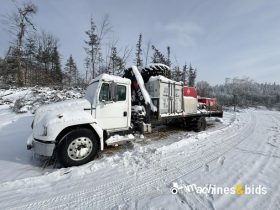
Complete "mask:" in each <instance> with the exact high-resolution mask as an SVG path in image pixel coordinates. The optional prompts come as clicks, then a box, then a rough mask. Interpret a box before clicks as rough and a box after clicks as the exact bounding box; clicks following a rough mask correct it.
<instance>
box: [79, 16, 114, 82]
mask: <svg viewBox="0 0 280 210" xmlns="http://www.w3.org/2000/svg"><path fill="white" fill-rule="evenodd" d="M111 30H112V27H111V25H110V22H109V16H108V15H105V16H104V17H103V19H102V21H101V24H100V26H99V27H97V26H96V24H95V22H94V20H93V17H91V19H90V29H89V30H87V31H86V32H85V33H86V35H87V36H88V39H87V40H86V41H85V44H86V47H85V48H84V49H85V51H86V53H87V56H88V59H87V60H86V61H87V62H88V61H89V62H90V65H88V67H89V66H90V67H91V73H92V78H95V76H96V73H97V71H96V66H97V64H98V63H99V62H100V61H103V59H101V58H102V53H101V46H102V40H103V39H104V37H105V36H106V35H107V34H108V33H109V32H111Z"/></svg>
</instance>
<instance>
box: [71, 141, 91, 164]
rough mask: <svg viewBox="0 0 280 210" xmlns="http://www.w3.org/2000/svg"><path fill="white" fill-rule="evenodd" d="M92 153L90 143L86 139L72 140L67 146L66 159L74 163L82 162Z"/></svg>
mask: <svg viewBox="0 0 280 210" xmlns="http://www.w3.org/2000/svg"><path fill="white" fill-rule="evenodd" d="M91 151H92V141H91V140H90V138H88V137H79V138H76V139H74V140H73V141H72V142H71V143H70V144H69V146H68V149H67V153H68V157H69V158H70V159H72V160H74V161H78V160H83V159H85V158H86V157H88V156H89V154H90V153H91Z"/></svg>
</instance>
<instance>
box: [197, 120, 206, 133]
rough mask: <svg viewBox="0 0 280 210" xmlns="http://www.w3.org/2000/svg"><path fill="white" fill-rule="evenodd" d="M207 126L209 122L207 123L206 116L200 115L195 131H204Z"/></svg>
mask: <svg viewBox="0 0 280 210" xmlns="http://www.w3.org/2000/svg"><path fill="white" fill-rule="evenodd" d="M206 126H207V123H206V120H205V117H200V118H198V120H197V121H196V124H195V128H194V131H195V132H200V131H204V130H206Z"/></svg>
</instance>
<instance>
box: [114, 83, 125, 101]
mask: <svg viewBox="0 0 280 210" xmlns="http://www.w3.org/2000/svg"><path fill="white" fill-rule="evenodd" d="M116 100H117V101H125V100H126V87H125V86H124V85H117V88H116Z"/></svg>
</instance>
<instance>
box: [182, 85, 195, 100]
mask: <svg viewBox="0 0 280 210" xmlns="http://www.w3.org/2000/svg"><path fill="white" fill-rule="evenodd" d="M184 96H191V97H194V98H197V91H196V88H195V87H187V86H184Z"/></svg>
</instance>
